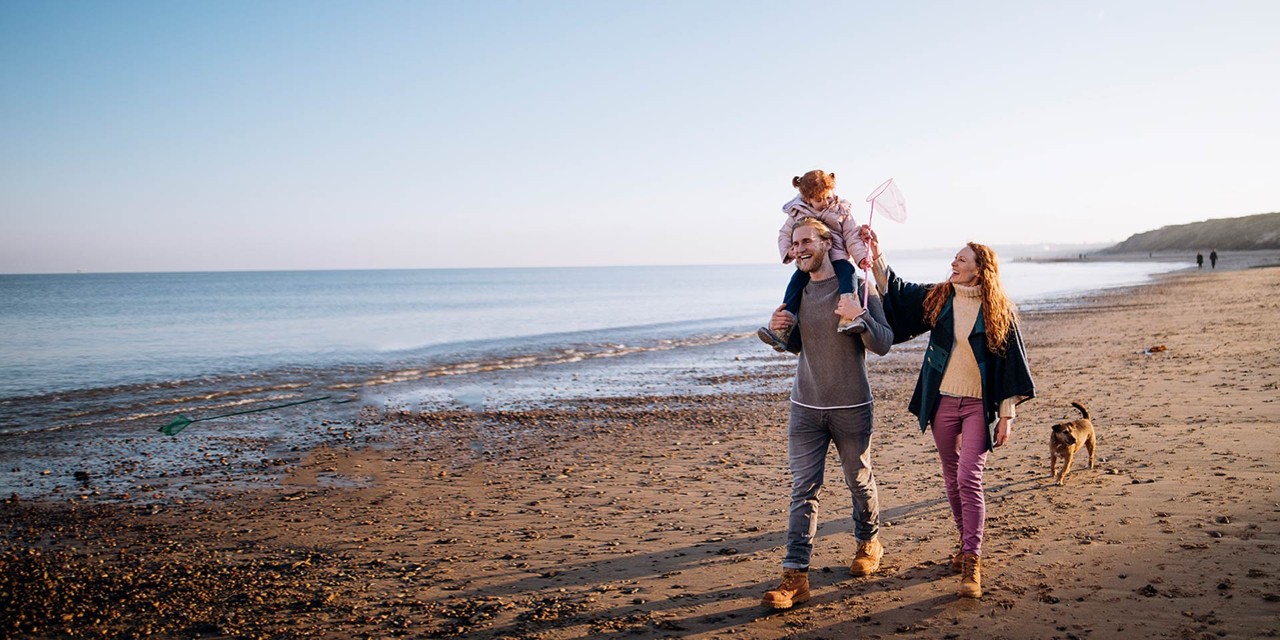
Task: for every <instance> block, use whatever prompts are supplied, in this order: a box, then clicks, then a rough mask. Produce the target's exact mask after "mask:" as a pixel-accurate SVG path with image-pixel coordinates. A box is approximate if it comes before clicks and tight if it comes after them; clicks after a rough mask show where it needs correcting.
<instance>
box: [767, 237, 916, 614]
mask: <svg viewBox="0 0 1280 640" xmlns="http://www.w3.org/2000/svg"><path fill="white" fill-rule="evenodd" d="M830 248H831V231H830V230H829V229H828V228H827V227H826V225H824V224H823V223H822V222H821V221H819V220H816V219H812V218H807V219H805V220H802V221H801V222H799V223H797V225H796V227H795V229H793V230H792V232H791V252H792V255H793V256H794V257H795V261H796V267H797V268H798V269H802V270H804V271H806V272H808V274H809V284H808V286H806V287H805V289H804V294H803V298H802V299H801V305H800V313H799V314H798V316H797V317H795V318H793V317H792V316H791V315H790V314H789V313H787V312H786V305H782V306H779V307H778V308H777V310H776V311H774V313H773V317H772V318H771V319H770V322H769V326H770V328H771V329H772V330H773V331H775V332H790V336H789V340H788V344H787V350H788V351H791V352H792V353H799V354H800V360H799V362H798V363H797V366H796V379H795V383H794V385H793V387H792V390H791V419H790V426H789V429H788V457H789V462H790V466H791V511H790V517H789V519H788V521H787V555H786V558H785V559H783V561H782V583H781V584H780V585H778V587H777V588H776V589H772V590H770V591H768V592H766V593H765V594H764V598H763V600H762V604H763V605H764V606H766V607H770V608H773V609H787V608H790V607H791V606H792V605H795V604H799V603H801V602H804V601H805V600H808V599H809V558H810V555H811V554H812V553H813V539H814V537H815V535H816V534H817V531H818V513H817V511H818V492H819V490H821V488H822V482H823V474H824V471H825V465H826V459H827V449H828V448H829V446H830V445H831V443H833V442H834V443H835V445H836V450H837V451H838V452H839V453H840V466H841V467H842V468H843V470H844V478H845V484H847V485H848V486H849V490H850V491H851V492H852V493H853V522H854V537H855V538H856V539H857V542H858V551H857V555H855V556H854V559H853V562H852V564H851V565H850V567H849V570H850V572H851V573H853V575H855V576H868V575H871V574H872V573H874V572H875V571H876V569H878V568H879V567H880V558H881V556H883V555H884V549H883V547H882V546H881V545H880V541H879V539H878V538H877V537H876V534H877V533H878V531H879V525H880V507H879V499H878V496H877V493H876V480H875V475H874V474H872V472H871V417H872V413H871V408H872V400H871V387H870V385H869V384H868V383H867V367H866V351H867V350H868V349H870V350H871V351H872V352H874V353H876V354H879V355H884V354H886V353H888V352H889V347H890V345H891V344H892V343H893V331H892V330H891V329H890V328H889V326H888V323H887V322H886V321H885V317H884V310H883V309H882V307H881V305H880V298H879V297H878V296H875V295H873V296H872V297H871V298H870V301H869V303H868V307H869V308H868V309H865V310H864V309H863V308H862V306H861V303H860V300H850V298H852V296H845V299H844V300H841V297H840V291H839V286H838V284H837V280H836V277H835V269H834V268H832V266H831V262H830V260H828V259H827V250H829V249H830ZM833 309H835V310H836V313H832V310H833ZM858 316H861V317H862V319H863V321H864V322H865V324H866V328H865V329H863V330H862V331H861V332H859V333H853V334H846V333H839V332H837V331H836V327H837V325H838V324H839V322H840V320H841V319H842V318H843V319H846V320H851V319H853V318H857V317H858ZM793 325H794V330H793Z"/></svg>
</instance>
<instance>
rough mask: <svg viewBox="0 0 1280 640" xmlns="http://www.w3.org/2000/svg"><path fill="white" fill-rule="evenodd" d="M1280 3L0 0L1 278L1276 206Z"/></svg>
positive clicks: (1091, 236)
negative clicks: (870, 223)
mask: <svg viewBox="0 0 1280 640" xmlns="http://www.w3.org/2000/svg"><path fill="white" fill-rule="evenodd" d="M1277 34H1280V2H1275V1H1274V0H1257V1H1254V2H1232V1H1230V0H1227V1H1222V2H1176V1H1175V2H1169V1H1151V2H1095V3H1065V2H1021V1H1010V2H975V3H956V2H877V3H869V2H863V3H853V2H834V3H790V2H787V3H783V2H737V1H732V2H731V1H726V2H697V1H688V2H677V1H662V0H659V1H654V2H534V1H520V2H425V1H424V2H354V1H353V2H324V1H310V0H308V1H296V2H295V1H288V2H286V1H268V2H260V1H254V2H242V1H227V0H218V1H216V2H215V1H207V2H170V1H167V0H166V1H162V2H128V1H121V2H97V1H93V2H73V1H65V0H58V1H54V2H49V1H45V0H6V1H5V2H0V92H2V93H0V273H17V272H65V271H75V270H83V271H185V270H222V269H323V268H414V267H481V266H541V265H614V264H705V263H768V262H772V261H775V260H777V254H776V248H775V234H776V231H777V228H778V226H779V225H780V224H781V222H782V214H781V212H780V206H781V205H782V203H783V202H785V201H786V200H788V199H790V198H791V197H792V196H793V195H794V190H793V189H792V188H791V186H790V179H791V177H792V176H794V175H798V174H800V173H803V172H804V171H806V170H808V169H813V168H823V169H827V170H829V171H834V172H836V174H837V178H838V182H839V185H838V186H839V193H840V194H841V195H843V196H844V197H846V198H848V199H850V200H852V201H854V202H857V203H861V202H862V201H863V198H864V197H865V195H866V193H867V192H868V191H870V190H871V189H872V188H873V187H875V186H876V185H877V184H878V183H879V182H881V181H882V180H883V179H885V178H887V177H890V176H892V177H894V178H895V179H896V180H897V182H898V183H899V184H900V185H901V188H902V191H903V193H904V195H905V196H906V199H907V204H908V209H909V212H910V217H909V219H908V220H907V222H906V224H902V225H897V224H895V223H893V222H890V221H888V220H885V221H884V222H882V223H879V224H877V225H876V226H877V228H878V229H879V230H880V233H881V236H882V238H884V240H885V244H886V245H887V246H888V247H889V248H890V249H892V248H895V247H900V248H904V249H905V248H931V247H952V246H957V245H958V244H960V243H962V242H964V241H966V240H977V241H980V242H987V243H990V244H1007V243H1034V242H1044V241H1050V242H1103V241H1119V240H1122V239H1124V238H1125V237H1127V236H1129V235H1130V234H1132V233H1136V232H1140V231H1145V230H1148V229H1152V228H1156V227H1159V226H1163V225H1166V224H1176V223H1184V222H1191V221H1196V220H1203V219H1206V218H1218V217H1234V216H1241V215H1249V214H1255V213H1263V212H1269V211H1276V210H1280V80H1277V79H1280V37H1277Z"/></svg>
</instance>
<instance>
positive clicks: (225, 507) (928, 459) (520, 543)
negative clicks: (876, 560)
mask: <svg viewBox="0 0 1280 640" xmlns="http://www.w3.org/2000/svg"><path fill="white" fill-rule="evenodd" d="M1222 267H1223V264H1222V263H1220V264H1219V269H1218V270H1216V271H1208V270H1205V271H1201V272H1192V273H1183V274H1178V275H1173V276H1169V277H1166V278H1163V279H1161V281H1160V282H1158V283H1157V284H1154V285H1146V286H1141V287H1135V288H1130V289H1124V290H1118V291H1113V292H1108V293H1103V294H1099V295H1096V296H1093V297H1091V298H1090V299H1088V300H1085V301H1083V304H1082V305H1080V306H1078V307H1074V308H1071V309H1067V310H1056V311H1053V312H1044V313H1036V314H1028V315H1027V316H1025V317H1024V319H1023V329H1024V334H1025V338H1026V342H1027V347H1028V354H1029V358H1030V360H1031V363H1032V367H1033V372H1034V374H1035V376H1036V382H1037V387H1038V391H1039V397H1038V398H1037V399H1035V400H1033V401H1031V402H1029V403H1026V404H1024V405H1022V407H1020V414H1019V419H1018V421H1017V424H1016V426H1015V431H1014V440H1013V442H1012V443H1011V444H1010V445H1009V446H1008V447H1006V448H1003V449H1001V450H999V451H998V452H997V453H996V454H994V455H992V456H991V458H990V460H989V467H988V472H987V488H988V522H987V529H988V530H987V537H986V542H985V545H984V554H985V557H984V585H983V586H984V589H985V591H986V594H985V595H984V597H983V598H981V599H979V600H958V599H957V598H956V597H955V596H954V595H953V591H954V589H955V587H956V586H957V580H958V579H957V578H956V577H955V576H952V575H949V573H948V570H947V566H946V561H947V559H948V554H949V553H951V551H952V548H953V545H954V537H955V536H954V531H953V527H952V525H951V522H950V515H949V512H948V509H947V507H946V505H945V502H944V500H943V493H942V484H941V479H940V475H939V472H938V469H937V463H936V461H935V456H934V452H933V450H932V449H933V447H932V440H931V439H930V438H928V437H927V436H923V435H921V434H920V433H919V430H918V429H917V428H916V427H915V426H914V418H913V417H912V416H911V415H910V414H908V413H907V411H906V404H907V399H908V398H909V396H910V393H911V389H912V385H913V383H914V379H915V375H916V372H917V370H918V366H919V359H920V350H921V348H922V346H923V345H922V343H921V342H920V341H916V342H913V343H909V344H906V345H899V346H898V347H895V350H894V352H893V353H891V354H890V355H889V356H888V357H886V358H883V359H874V360H873V361H872V364H871V367H872V374H871V375H872V384H873V387H874V389H875V392H876V395H877V409H876V411H877V416H876V429H877V433H876V436H875V440H874V443H873V462H874V465H875V468H876V474H877V479H878V481H879V484H880V491H881V504H882V509H883V511H882V520H883V528H882V534H881V535H882V540H883V542H884V543H885V545H886V547H887V554H886V556H885V558H884V562H883V566H882V568H881V570H880V572H879V573H877V574H876V575H875V576H873V577H870V578H859V579H855V578H851V577H850V576H849V574H848V571H847V564H848V561H849V560H850V558H851V557H852V554H853V550H854V547H853V540H852V534H851V532H850V523H849V520H848V511H849V507H848V504H849V496H848V491H847V489H845V488H844V487H843V486H842V485H841V483H840V481H839V478H840V476H839V474H838V472H837V471H836V470H835V465H836V460H835V456H834V453H833V454H832V456H831V458H830V461H829V462H830V464H829V465H828V466H829V473H828V485H827V488H826V489H825V491H824V494H823V503H822V507H821V508H822V512H821V513H822V526H821V528H820V536H821V537H820V539H819V540H818V542H817V544H816V549H815V555H814V566H813V569H812V574H811V575H812V581H813V586H814V590H815V593H814V598H813V599H812V600H811V601H810V602H808V603H806V604H804V605H801V606H798V607H796V608H795V609H792V610H789V611H785V612H770V611H767V610H765V609H762V608H761V607H760V606H759V604H758V603H759V598H760V595H761V593H762V592H763V591H764V590H766V589H768V588H769V587H771V586H772V585H773V584H774V583H775V582H776V580H777V577H778V575H779V572H780V568H779V565H780V562H781V558H782V546H783V544H784V541H785V530H784V528H785V512H786V508H787V496H786V494H787V487H788V484H789V481H788V473H787V469H786V436H785V425H786V417H787V406H786V393H787V389H788V387H789V383H790V378H791V375H792V373H793V369H794V358H792V357H791V356H785V355H775V354H773V352H772V351H769V350H768V349H767V348H765V347H764V346H763V345H760V344H759V343H758V342H755V341H754V338H745V339H742V340H736V341H731V342H727V343H719V344H712V345H707V346H705V347H700V348H697V349H689V350H682V351H681V352H680V353H678V354H674V353H673V354H671V355H670V357H671V358H672V359H673V360H674V362H675V364H673V365H672V366H671V367H670V368H669V370H668V371H667V372H666V373H665V374H664V375H665V376H666V377H669V378H670V379H672V380H677V379H678V380H682V381H684V382H682V383H681V384H678V385H659V386H656V387H654V388H652V389H644V388H637V392H636V394H635V395H629V396H627V397H584V398H581V399H577V400H572V399H569V400H557V401H555V402H548V403H543V404H542V405H536V404H511V405H506V404H504V403H502V402H485V403H478V404H477V405H476V406H473V407H470V408H467V407H459V408H447V409H439V410H428V411H421V410H418V408H416V407H413V408H408V407H406V408H403V409H398V408H392V409H375V408H372V407H365V408H363V409H360V410H359V413H356V409H355V408H350V409H342V411H344V412H345V413H341V414H335V415H333V416H328V417H326V416H324V415H318V416H317V415H315V414H306V415H307V416H308V419H313V420H316V421H317V424H316V425H315V428H316V429H321V430H325V431H326V432H327V433H328V434H329V437H328V438H327V439H326V440H325V442H326V444H323V445H321V446H318V447H316V448H313V449H310V450H306V451H297V452H288V451H272V452H271V455H264V456H262V458H261V459H260V460H257V461H256V462H254V463H253V464H252V465H249V464H247V463H244V462H239V463H236V464H224V463H222V462H221V461H220V459H219V457H218V456H217V455H212V454H211V453H210V452H209V451H199V450H198V448H197V449H193V453H192V455H195V456H201V455H203V456H205V457H206V458H209V464H208V466H207V468H206V469H205V470H204V471H201V472H200V473H199V474H187V475H185V476H183V477H182V478H180V479H177V482H179V483H183V484H181V486H174V484H175V483H168V484H166V485H165V486H158V487H147V488H144V489H143V490H139V489H138V488H134V489H133V490H132V491H129V492H123V491H120V490H113V491H101V490H98V489H96V488H95V486H94V478H93V477H90V478H88V479H87V481H85V482H83V483H80V485H79V486H76V487H70V488H68V489H67V490H65V491H63V492H62V493H61V494H60V495H59V496H56V497H55V499H52V500H43V501H38V500H30V499H12V498H11V499H9V500H7V501H5V503H4V504H3V505H0V532H2V534H3V537H2V538H0V636H4V637H33V638H34V637H90V636H92V637H142V636H147V635H155V636H157V637H250V638H280V637H299V638H302V637H312V638H365V637H475V638H547V639H558V638H597V637H624V638H661V637H692V638H783V637H798V638H842V637H872V638H877V637H879V638H891V637H923V638H970V637H979V636H981V637H993V638H1032V637H1034V638H1055V637H1056V638H1072V637H1074V638H1090V637H1093V638H1113V637H1143V638H1146V637H1169V638H1201V637H1204V638H1218V637H1226V638H1233V637H1234V638H1253V637H1265V636H1275V635H1277V634H1280V500H1277V496H1276V487H1277V484H1280V483H1278V482H1277V468H1278V466H1280V465H1278V464H1277V462H1276V460H1277V459H1280V432H1278V431H1277V429H1278V427H1280V403H1278V402H1277V398H1280V391H1278V390H1277V386H1278V385H1280V351H1277V349H1276V348H1275V345H1276V344H1277V343H1280V302H1278V301H1277V297H1276V293H1277V292H1278V291H1280V269H1277V268H1266V269H1244V270H1237V271H1224V270H1223V269H1222ZM1156 346H1163V347H1165V349H1164V350H1155V351H1152V350H1151V347H1156ZM650 357H656V356H650ZM620 360H621V359H620ZM699 362H704V363H706V366H701V365H700V364H699ZM590 366H591V367H596V369H591V368H590V367H588V368H585V369H572V368H568V369H564V370H560V371H558V372H550V373H549V375H558V376H561V377H563V378H570V377H572V378H574V379H576V380H579V384H581V378H582V377H590V376H592V375H601V376H603V375H607V374H606V373H604V369H600V367H608V366H609V365H608V363H605V364H601V363H595V364H592V365H590ZM617 366H621V365H617ZM502 375H504V374H494V375H493V376H492V377H490V378H486V379H483V380H478V381H476V382H475V384H476V385H477V386H480V387H484V388H487V389H490V393H491V396H500V395H501V389H502V385H504V384H507V383H508V382H509V381H508V380H505V379H504V378H503V377H502ZM546 384H547V385H548V387H550V386H552V385H553V384H554V383H553V382H547V383H546ZM681 388H687V389H688V393H683V392H681V391H680V389H681ZM673 389H674V390H673ZM1073 400H1076V401H1080V402H1082V403H1084V404H1085V405H1087V406H1088V408H1089V409H1090V411H1091V412H1092V414H1093V416H1094V423H1095V425H1096V426H1097V429H1098V434H1099V451H1098V454H1099V463H1098V466H1097V468H1096V469H1093V470H1089V469H1086V468H1084V462H1083V461H1082V460H1081V459H1080V458H1077V462H1076V468H1075V471H1074V472H1073V473H1072V474H1071V475H1070V477H1069V478H1068V480H1067V484H1066V486H1062V487H1058V486H1055V485H1053V484H1052V482H1051V480H1050V478H1049V468H1048V467H1049V461H1048V434H1049V427H1050V425H1052V424H1053V423H1054V422H1058V421H1061V420H1065V419H1069V418H1072V417H1074V415H1075V411H1074V409H1072V408H1071V406H1070V404H1069V403H1070V402H1071V401H1073ZM258 419H261V420H280V419H289V418H288V416H285V417H283V418H281V417H279V416H277V417H271V418H258ZM192 428H193V429H194V427H192ZM189 444H191V443H189ZM191 446H194V445H191ZM289 454H292V455H289ZM211 455H212V457H211V458H210V456H211ZM122 457H127V456H125V455H124V454H122ZM120 464H121V465H122V466H124V467H127V465H128V464H130V461H129V460H127V459H122V460H121V463H120ZM258 476H262V477H270V478H279V480H278V481H275V482H268V483H265V484H266V486H267V488H265V489H264V488H251V489H247V490H246V489H243V488H242V486H243V485H245V484H250V485H257V484H263V483H261V482H260V478H258ZM251 478H252V479H255V482H247V480H249V479H251ZM191 483H199V484H200V485H201V486H202V487H203V489H202V490H201V491H200V492H198V493H192V492H187V491H184V490H182V487H183V486H186V484H191ZM147 489H152V490H149V491H148V490H147Z"/></svg>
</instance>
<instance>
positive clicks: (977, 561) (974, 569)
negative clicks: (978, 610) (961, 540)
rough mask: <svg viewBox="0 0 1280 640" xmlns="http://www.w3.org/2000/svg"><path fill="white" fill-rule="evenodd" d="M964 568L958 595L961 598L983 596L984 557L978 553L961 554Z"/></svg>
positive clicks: (961, 573)
mask: <svg viewBox="0 0 1280 640" xmlns="http://www.w3.org/2000/svg"><path fill="white" fill-rule="evenodd" d="M960 559H961V562H962V564H963V568H962V569H961V571H960V591H958V592H956V595H958V596H960V597H961V598H981V597H982V558H981V557H980V556H978V555H977V554H976V553H965V554H961V558H960Z"/></svg>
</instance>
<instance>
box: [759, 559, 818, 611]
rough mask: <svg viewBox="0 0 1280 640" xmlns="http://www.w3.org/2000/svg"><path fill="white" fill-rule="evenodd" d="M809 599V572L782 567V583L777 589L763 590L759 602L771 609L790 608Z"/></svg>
mask: <svg viewBox="0 0 1280 640" xmlns="http://www.w3.org/2000/svg"><path fill="white" fill-rule="evenodd" d="M808 599H809V572H808V571H804V570H801V569H783V570H782V583H781V584H779V585H778V588H777V589H770V590H768V591H766V592H764V598H763V599H762V600H761V601H760V604H762V605H764V606H766V607H769V608H771V609H790V608H791V607H792V606H794V605H797V604H800V603H801V602H804V601H805V600H808Z"/></svg>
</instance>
